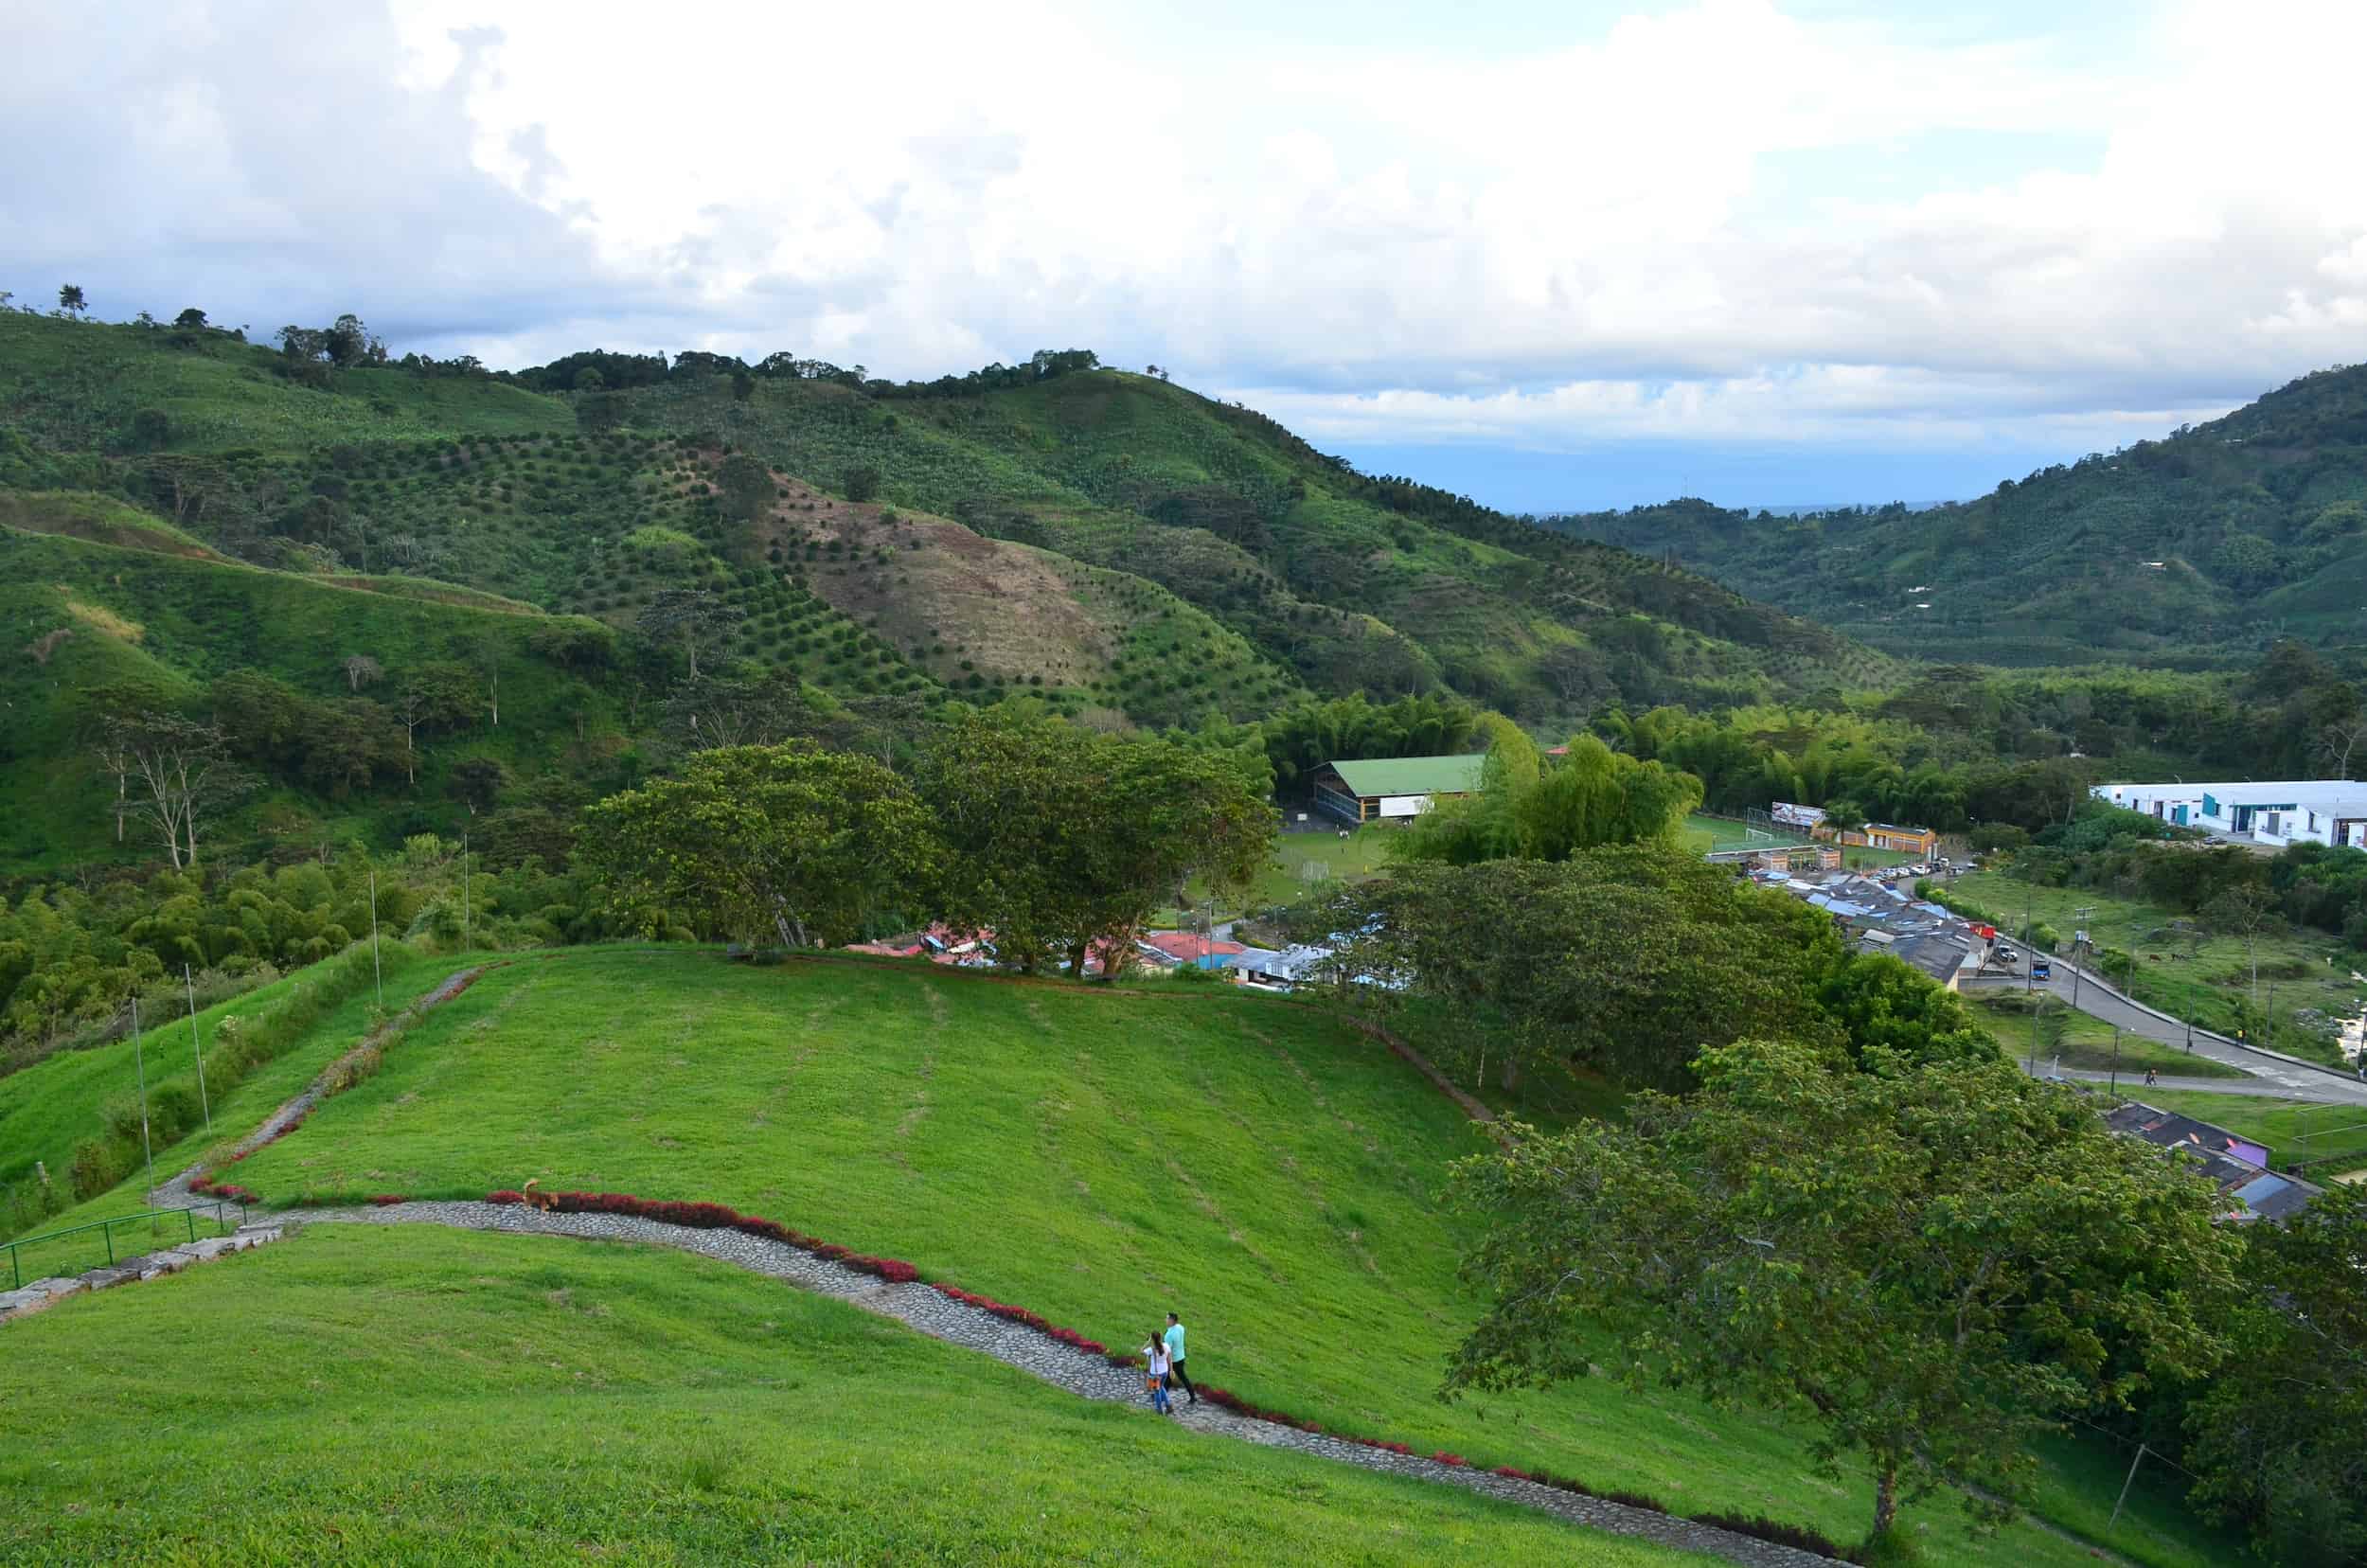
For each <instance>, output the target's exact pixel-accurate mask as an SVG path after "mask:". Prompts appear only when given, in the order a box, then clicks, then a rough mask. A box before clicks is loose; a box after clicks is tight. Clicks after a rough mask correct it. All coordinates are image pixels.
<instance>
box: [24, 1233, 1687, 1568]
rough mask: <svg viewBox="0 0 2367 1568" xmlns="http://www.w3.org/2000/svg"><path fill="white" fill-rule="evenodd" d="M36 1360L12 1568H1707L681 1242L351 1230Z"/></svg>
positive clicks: (121, 1316)
mask: <svg viewBox="0 0 2367 1568" xmlns="http://www.w3.org/2000/svg"><path fill="white" fill-rule="evenodd" d="M192 1325H207V1326H211V1327H209V1328H208V1329H207V1330H205V1349H204V1350H203V1352H202V1353H192V1349H191V1338H190V1335H191V1330H192ZM231 1325H236V1326H237V1328H236V1331H235V1332H224V1331H223V1330H224V1329H225V1328H226V1327H227V1326H231ZM6 1333H7V1334H8V1338H9V1351H10V1355H9V1370H10V1381H11V1394H12V1397H11V1398H10V1399H9V1400H8V1401H7V1402H6V1404H5V1406H0V1491H5V1493H6V1495H7V1496H8V1497H9V1503H10V1506H9V1509H8V1510H7V1512H6V1514H5V1516H0V1560H6V1561H11V1562H43V1563H49V1562H64V1561H80V1562H89V1561H116V1562H145V1561H170V1562H182V1563H206V1562H222V1563H239V1564H241V1565H244V1564H272V1563H311V1562H318V1561H321V1560H323V1559H325V1558H329V1557H342V1558H347V1559H352V1560H357V1561H369V1562H439V1563H453V1562H469V1563H526V1562H533V1563H543V1562H550V1561H554V1560H557V1559H561V1558H566V1559H576V1558H592V1559H614V1560H622V1561H630V1562H682V1563H692V1562H698V1563H708V1562H747V1561H765V1562H777V1561H789V1560H795V1561H849V1562H851V1561H862V1562H886V1561H898V1562H978V1563H1008V1564H1022V1563H1036V1562H1047V1561H1093V1562H1107V1563H1145V1564H1164V1563H1177V1564H1191V1563H1206V1564H1216V1563H1229V1562H1240V1561H1253V1560H1262V1561H1273V1560H1280V1559H1296V1560H1300V1561H1309V1562H1344V1561H1356V1562H1371V1563H1391V1562H1405V1563H1416V1562H1471V1563H1500V1562H1539V1563H1543V1562H1556V1563H1575V1564H1585V1565H1589V1568H1650V1565H1658V1564H1664V1563H1665V1564H1676V1563H1684V1562H1695V1561H1700V1560H1702V1559H1696V1558H1693V1557H1691V1556H1690V1555H1688V1554H1683V1553H1678V1552H1671V1551H1666V1550H1664V1549H1661V1548H1657V1547H1652V1546H1647V1545H1644V1544H1641V1543H1631V1542H1627V1541H1615V1540H1611V1539H1607V1538H1600V1537H1595V1536H1592V1535H1588V1534H1584V1533H1582V1532H1579V1531H1575V1530H1573V1529H1571V1528H1569V1527H1568V1526H1566V1525H1563V1524H1560V1523H1557V1522H1556V1521H1553V1520H1550V1519H1546V1518H1542V1517H1539V1516H1537V1515H1533V1514H1528V1513H1525V1512H1523V1511H1522V1510H1520V1509H1517V1508H1514V1507H1510V1506H1504V1505H1500V1504H1490V1503H1487V1502H1485V1501H1483V1500H1481V1499H1478V1498H1475V1497H1472V1496H1469V1495H1468V1494H1465V1493H1461V1492H1456V1491H1452V1490H1450V1489H1448V1488H1438V1487H1428V1486H1424V1485H1422V1484H1420V1483H1417V1482H1411V1481H1398V1480H1394V1479H1391V1478H1387V1477H1383V1476H1379V1475H1373V1474H1368V1473H1366V1472H1363V1471H1361V1470H1349V1469H1347V1468H1345V1467H1343V1466H1338V1465H1333V1464H1327V1463H1326V1462H1324V1461H1322V1460H1318V1459H1313V1458H1308V1457H1305V1456H1301V1455H1296V1454H1290V1453H1285V1452H1272V1451H1264V1450H1258V1449H1255V1448H1252V1447H1250V1446H1248V1445H1245V1444H1239V1443H1225V1442H1219V1441H1217V1440H1214V1439H1210V1438H1204V1437H1195V1436H1193V1435H1191V1434H1185V1433H1183V1432H1180V1431H1177V1430H1175V1429H1174V1428H1172V1427H1171V1426H1168V1425H1166V1424H1164V1423H1161V1422H1160V1421H1158V1420H1157V1419H1156V1418H1155V1417H1150V1416H1149V1415H1148V1414H1147V1413H1145V1412H1143V1411H1138V1410H1132V1409H1126V1408H1120V1407H1112V1406H1096V1405H1090V1404H1087V1403H1085V1402H1084V1401H1082V1400H1078V1399H1074V1398H1072V1397H1070V1396H1069V1395H1066V1394H1064V1393H1061V1392H1059V1391H1058V1390H1056V1389H1052V1388H1050V1387H1047V1386H1045V1385H1043V1384H1041V1383H1039V1382H1037V1381H1034V1380H1033V1379H1030V1378H1028V1377H1027V1376H1025V1375H1024V1374H1023V1373H1020V1372H1017V1371H1014V1370H1012V1369H1010V1368H1007V1367H1005V1366H1002V1365H1000V1364H998V1363H992V1362H989V1361H987V1360H986V1359H985V1358H983V1357H978V1356H973V1355H970V1354H968V1353H965V1352H963V1351H960V1350H957V1349H954V1348H952V1347H951V1346H948V1345H939V1344H937V1343H935V1342H934V1341H932V1340H928V1339H925V1338H923V1337H922V1336H920V1335H918V1334H915V1333H912V1332H910V1331H908V1330H906V1329H904V1328H903V1327H901V1326H899V1325H896V1324H892V1323H889V1322H887V1321H884V1320H881V1319H878V1318H874V1317H871V1316H870V1315H868V1314H866V1313H864V1312H863V1311H862V1310H859V1309H857V1308H854V1307H850V1306H847V1305H845V1304H843V1303H840V1302H835V1301H830V1300H826V1299H823V1298H820V1297H816V1296H812V1295H808V1294H805V1293H802V1292H797V1291H794V1290H791V1289H788V1288H786V1287H784V1286H781V1285H779V1284H777V1283H774V1282H773V1281H769V1280H764V1279H761V1278H758V1277H756V1276H755V1275H751V1274H744V1273H741V1272H739V1271H737V1270H733V1269H730V1268H728V1267H726V1266H724V1265H722V1264H719V1263H714V1262H711V1261H709V1260H707V1259H703V1258H697V1257H691V1256H683V1255H679V1254H671V1253H664V1252H657V1251H652V1250H644V1249H632V1248H625V1247H613V1246H596V1245H591V1244H586V1243H581V1242H573V1241H563V1240H557V1239H543V1238H519V1237H487V1236H473V1235H467V1234H462V1233H452V1232H438V1231H426V1230H403V1231H380V1230H372V1231H369V1232H367V1233H357V1232H356V1231H353V1230H347V1229H343V1228H341V1227H336V1226H320V1227H315V1228H313V1229H311V1230H310V1231H308V1232H305V1233H304V1234H302V1235H301V1236H300V1237H298V1238H295V1239H293V1240H291V1241H287V1242H283V1243H281V1244H279V1245H277V1246H275V1247H271V1248H267V1249H265V1250H263V1251H261V1252H258V1253H255V1254H251V1255H248V1256H241V1257H237V1258H233V1259H229V1260H227V1261H224V1262H221V1263H216V1264H213V1265H209V1266H207V1267H205V1268H202V1269H197V1270H192V1271H190V1272H189V1273H187V1274H183V1275H180V1276H178V1277H175V1278H173V1279H169V1280H166V1281H162V1282H159V1283H155V1284H151V1285H147V1286H142V1287H138V1288H135V1289H130V1290H122V1291H116V1292H110V1293H108V1294H105V1295H101V1296H96V1297H90V1298H85V1299H80V1300H74V1301H68V1302H65V1303H63V1304H62V1305H60V1306H59V1307H56V1308H53V1309H51V1310H49V1311H47V1312H45V1313H44V1314H42V1315H41V1316H39V1317H37V1318H34V1319H31V1320H29V1321H27V1322H26V1323H23V1324H20V1325H14V1326H11V1327H9V1328H8V1329H7V1330H6ZM225 1472H226V1473H227V1474H229V1475H231V1476H235V1478H236V1479H235V1484H232V1485H228V1486H224V1485H219V1484H216V1483H215V1482H213V1481H212V1480H210V1479H208V1478H209V1477H214V1476H220V1475H222V1474H224V1473H225Z"/></svg>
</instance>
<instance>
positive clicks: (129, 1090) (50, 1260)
mask: <svg viewBox="0 0 2367 1568" xmlns="http://www.w3.org/2000/svg"><path fill="white" fill-rule="evenodd" d="M497 956H498V955H489V954H485V953H460V954H452V955H447V956H443V957H426V956H420V955H416V954H412V953H407V952H403V953H400V955H399V956H391V957H390V959H389V961H388V963H387V965H386V976H385V978H386V1006H387V1009H388V1010H389V1011H390V1012H391V1011H400V1009H401V1008H402V1007H404V1006H406V1005H407V1004H409V1003H410V1002H411V1001H412V1000H414V999H415V998H417V997H418V996H419V995H421V994H423V993H425V992H427V991H429V990H432V989H435V988H436V986H437V985H440V984H441V983H442V982H443V980H444V978H445V977H446V976H448V975H450V974H452V973H453V972H454V971H457V970H462V969H466V968H468V967H469V966H470V965H471V964H474V963H482V962H485V961H486V960H487V959H488V958H489V957H497ZM317 973H318V966H315V967H314V968H313V969H311V970H303V971H297V972H296V973H294V974H293V975H290V976H288V977H287V978H286V979H284V980H280V981H277V982H276V983H274V984H273V985H271V986H269V987H265V988H263V989H258V990H253V991H249V992H247V993H246V994H245V995H243V996H239V997H234V998H232V999H231V1000H230V1001H228V1002H225V1003H222V1005H221V1006H219V1007H208V1008H203V1009H201V1010H200V1011H199V1013H198V1015H197V1017H198V1025H199V1029H200V1031H201V1033H202V1034H203V1035H204V1037H205V1040H206V1042H207V1044H208V1049H209V1050H210V1048H211V1042H212V1040H213V1030H214V1026H215V1025H216V1023H217V1022H218V1021H219V1020H220V1019H222V1018H224V1017H234V1016H251V1015H252V1014H254V1013H256V1012H257V1011H258V1010H260V1009H261V1008H262V1007H265V1006H267V1005H268V1004H270V1003H271V1002H273V1001H274V1000H276V998H278V997H280V996H281V995H284V994H285V992H286V991H287V989H289V988H290V987H292V986H294V985H297V984H302V983H306V981H307V980H308V977H310V976H313V975H315V974H317ZM373 1006H374V998H373V997H372V995H371V994H370V993H369V992H368V991H366V990H365V991H364V992H362V993H361V994H359V995H355V996H352V997H348V998H347V1000H346V1001H345V1002H343V1003H341V1004H339V1005H338V1006H336V1007H333V1008H331V1009H330V1010H329V1013H328V1014H327V1015H326V1016H324V1017H323V1018H321V1019H320V1020H319V1021H318V1022H316V1023H315V1024H314V1025H312V1026H311V1029H310V1030H308V1031H307V1032H306V1033H305V1034H304V1035H303V1036H302V1037H301V1038H300V1039H299V1040H298V1041H297V1042H296V1043H295V1044H294V1045H293V1046H291V1047H290V1048H289V1049H287V1050H284V1051H282V1052H281V1053H280V1054H279V1055H278V1056H276V1057H275V1058H273V1059H272V1060H270V1061H268V1062H265V1063H264V1064H263V1065H262V1066H260V1067H259V1068H258V1069H257V1070H256V1071H255V1072H254V1073H253V1074H252V1075H250V1076H249V1077H248V1078H246V1079H245V1080H244V1081H243V1082H241V1083H240V1084H238V1085H237V1086H236V1087H234V1088H230V1089H228V1090H226V1091H225V1090H223V1089H222V1087H221V1085H220V1084H219V1083H216V1084H215V1085H214V1094H213V1096H212V1104H213V1114H214V1131H213V1132H212V1133H211V1134H210V1135H209V1134H208V1133H207V1132H206V1131H205V1130H204V1126H203V1124H202V1123H201V1124H200V1125H199V1127H198V1128H197V1130H196V1131H191V1132H190V1133H188V1134H187V1136H185V1137H183V1138H182V1139H181V1140H180V1141H179V1142H177V1143H171V1144H167V1143H162V1142H160V1143H158V1144H157V1145H156V1146H155V1166H156V1177H157V1179H158V1180H159V1181H162V1180H164V1179H165V1178H167V1177H169V1176H171V1175H173V1174H175V1173H177V1172H179V1171H180V1170H182V1169H183V1168H185V1167H187V1166H190V1165H192V1164H195V1163H196V1162H197V1161H199V1160H200V1159H202V1158H205V1157H206V1156H207V1154H208V1151H209V1150H211V1149H215V1148H216V1147H217V1146H227V1145H229V1144H231V1143H234V1142H236V1141H237V1140H238V1139H239V1138H240V1137H243V1136H244V1135H245V1134H247V1133H248V1132H251V1131H254V1130H255V1128H256V1127H257V1126H258V1124H259V1123H261V1122H262V1120H263V1118H264V1117H266V1116H268V1115H269V1114H271V1113H272V1112H273V1111H275V1110H276V1109H277V1108H278V1107H279V1106H280V1105H282V1104H284V1103H286V1102H287V1101H288V1100H289V1099H291V1098H292V1097H294V1096H295V1095H296V1094H298V1093H300V1092H301V1091H302V1090H303V1089H304V1088H305V1086H306V1085H308V1084H310V1083H311V1081H312V1080H313V1079H314V1078H317V1077H319V1076H320V1073H321V1069H322V1068H324V1067H326V1066H328V1065H329V1062H331V1061H333V1060H336V1058H337V1057H338V1056H340V1055H342V1054H343V1053H344V1052H345V1051H347V1050H348V1049H350V1048H351V1047H352V1046H353V1045H354V1044H355V1043H357V1042H359V1041H360V1040H361V1039H362V1037H363V1036H364V1035H365V1034H366V1033H367V1032H368V1031H369V1027H370V1016H371V1008H372V1007H373ZM145 1046H146V1048H147V1050H148V1051H149V1052H150V1053H151V1055H150V1057H149V1079H148V1083H149V1090H150V1093H151V1096H152V1095H154V1094H155V1093H156V1092H157V1091H158V1090H160V1089H163V1088H165V1087H167V1086H169V1085H173V1084H179V1085H182V1086H185V1087H187V1089H188V1090H189V1091H190V1092H191V1094H192V1095H193V1094H194V1093H195V1091H196V1085H197V1074H196V1070H195V1068H194V1067H193V1066H192V1064H191V1062H190V1060H189V1037H188V1022H187V1019H176V1020H173V1021H172V1022H171V1023H169V1024H160V1025H157V1026H156V1027H155V1028H153V1029H151V1030H150V1031H148V1033H147V1035H146V1036H145ZM137 1097H138V1068H137V1064H136V1063H135V1062H134V1061H133V1047H132V1042H130V1041H128V1040H126V1041H118V1042H116V1043H114V1044H111V1045H101V1046H98V1047H96V1048H94V1049H92V1050H88V1051H75V1052H71V1053H68V1054H66V1055H63V1056H58V1057H52V1058H50V1059H49V1060H46V1061H44V1062H40V1063H38V1064H36V1065H35V1066H32V1067H29V1068H27V1069H26V1070H25V1071H24V1072H21V1073H12V1074H10V1075H9V1077H7V1078H0V1149H7V1150H9V1151H10V1152H11V1153H13V1152H14V1151H16V1150H19V1149H34V1150H36V1151H38V1150H40V1149H49V1150H52V1151H53V1152H50V1153H48V1154H45V1155H43V1156H42V1157H43V1158H45V1159H47V1161H48V1163H49V1172H50V1176H51V1179H52V1180H53V1181H54V1182H55V1183H57V1184H58V1185H59V1186H60V1189H61V1191H69V1190H70V1185H69V1178H68V1174H67V1168H66V1167H67V1163H68V1162H69V1161H70V1160H71V1159H72V1156H73V1150H74V1148H75V1146H76V1145H78V1144H79V1143H80V1142H81V1141H82V1140H83V1139H85V1138H88V1137H91V1136H93V1135H95V1134H96V1133H98V1131H100V1129H101V1126H102V1122H101V1117H102V1116H103V1114H105V1112H106V1110H107V1108H108V1107H109V1106H110V1105H113V1104H116V1103H121V1102H131V1101H136V1099H137ZM24 1163H25V1165H27V1166H29V1165H30V1163H31V1161H30V1160H29V1159H27V1160H26V1161H25V1162H24ZM234 1168H239V1167H234ZM250 1185H251V1184H250ZM146 1189H147V1171H146V1170H145V1169H144V1168H143V1169H141V1170H139V1171H138V1172H136V1173H135V1174H134V1175H133V1176H132V1177H131V1178H129V1179H128V1180H126V1181H125V1182H124V1183H123V1184H122V1185H120V1186H118V1187H116V1189H115V1190H114V1191H112V1192H109V1193H106V1194H103V1195H101V1196H100V1197H98V1198H95V1199H93V1200H91V1201H90V1202H88V1203H78V1204H74V1205H72V1206H70V1207H68V1208H66V1209H65V1210H64V1211H63V1212H62V1213H59V1214H56V1215H53V1216H51V1217H50V1218H48V1219H45V1220H43V1221H40V1222H38V1223H37V1224H32V1225H28V1226H27V1227H26V1231H27V1234H46V1233H47V1232H50V1231H53V1230H59V1229H62V1228H65V1227H67V1226H72V1225H80V1224H86V1223H90V1222H93V1221H99V1220H111V1219H114V1218H116V1217H117V1216H120V1215H127V1214H134V1213H137V1212H138V1211H139V1209H140V1208H141V1205H142V1201H143V1199H142V1195H143V1193H144V1192H145V1191H146ZM176 1234H177V1233H176ZM127 1239H129V1238H128V1236H127V1235H126V1233H123V1232H117V1233H116V1242H117V1244H118V1245H121V1244H122V1243H123V1242H125V1241H126V1240H127ZM103 1245H104V1243H103V1242H102V1241H101V1240H100V1239H99V1238H98V1236H97V1235H96V1233H94V1234H92V1235H90V1236H86V1237H76V1238H67V1239H65V1240H62V1241H58V1242H54V1243H43V1244H40V1245H37V1246H35V1247H33V1248H30V1249H27V1251H26V1252H25V1254H24V1259H25V1268H26V1271H27V1273H26V1277H27V1278H28V1279H29V1278H32V1277H34V1276H35V1275H36V1274H57V1273H73V1272H79V1271H80V1270H81V1269H87V1268H91V1267H94V1266H96V1265H97V1264H98V1263H99V1262H101V1261H102V1260H103V1257H104V1253H103ZM0 1278H5V1274H0Z"/></svg>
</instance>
